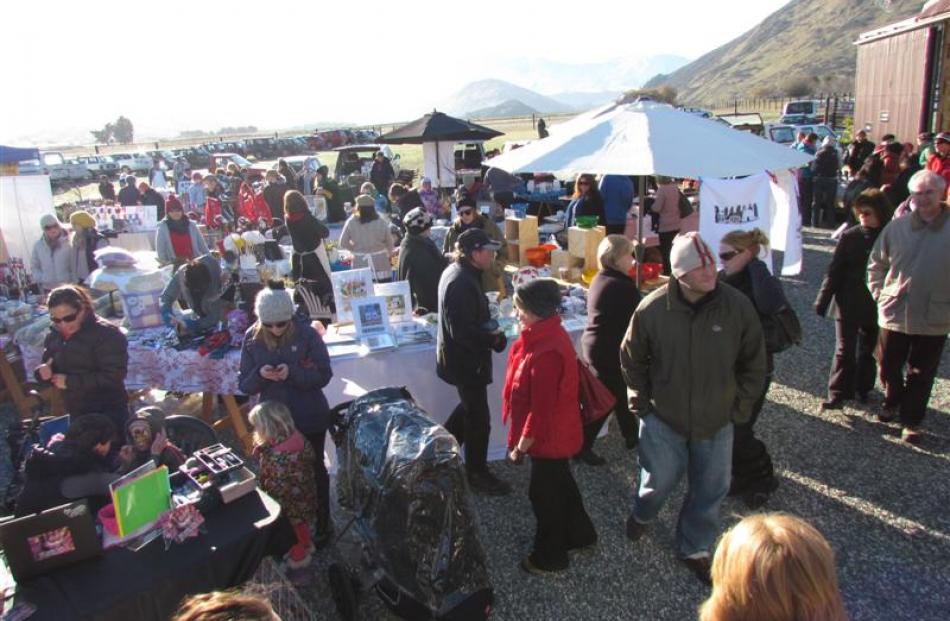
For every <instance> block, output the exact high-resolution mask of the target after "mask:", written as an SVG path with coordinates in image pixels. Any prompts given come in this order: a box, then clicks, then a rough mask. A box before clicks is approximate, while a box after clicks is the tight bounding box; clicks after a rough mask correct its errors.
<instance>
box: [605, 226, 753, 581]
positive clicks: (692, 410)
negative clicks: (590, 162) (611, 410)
mask: <svg viewBox="0 0 950 621" xmlns="http://www.w3.org/2000/svg"><path fill="white" fill-rule="evenodd" d="M670 262H671V266H672V274H673V278H672V279H671V280H670V282H669V284H668V285H666V286H665V287H661V288H660V289H658V290H656V291H654V292H653V293H652V294H650V295H649V296H647V297H646V298H645V299H644V300H643V302H641V303H640V305H639V306H638V307H637V310H636V311H635V312H634V314H633V317H632V318H631V320H630V326H629V328H628V329H627V334H626V336H625V337H624V340H623V343H622V344H621V349H620V366H621V369H622V371H623V376H624V380H625V381H626V383H627V387H628V390H629V394H630V400H631V410H634V411H636V412H637V415H638V416H639V418H640V448H639V462H640V472H639V485H638V488H637V493H636V495H635V497H634V501H633V510H632V511H631V514H630V517H629V519H628V520H627V536H628V537H629V538H630V539H632V540H637V539H639V538H640V537H641V536H642V535H643V533H644V532H645V530H646V525H647V524H648V523H650V522H652V521H653V519H654V518H656V516H657V514H658V513H659V511H660V509H661V508H662V506H663V504H664V502H665V501H666V498H667V497H668V496H669V494H670V493H671V492H672V491H673V489H674V488H675V487H676V485H677V483H678V482H679V480H680V479H681V478H682V475H683V473H684V472H686V473H687V482H688V492H687V495H686V500H685V502H684V505H683V509H682V511H681V512H680V517H679V524H678V526H677V533H676V539H677V542H676V543H677V548H678V550H677V552H678V554H679V556H680V558H681V559H683V561H684V562H685V563H686V564H687V565H688V566H689V568H690V569H691V570H692V571H693V572H694V573H696V575H697V576H698V577H700V578H701V579H702V580H703V581H705V582H708V581H709V577H708V576H709V557H710V551H711V549H712V547H713V545H714V544H715V542H716V537H717V536H718V535H719V507H720V505H721V504H722V500H723V498H725V496H726V493H727V492H728V491H729V479H730V474H731V473H730V470H731V464H732V433H733V423H737V422H744V421H746V420H748V418H749V416H750V415H751V412H752V406H753V404H754V403H755V400H756V398H757V397H758V396H759V395H760V394H761V391H762V386H763V384H764V383H765V374H766V363H765V342H764V339H763V336H762V325H761V323H760V321H759V317H758V315H757V314H756V311H755V308H754V307H753V306H752V303H751V302H750V301H749V299H748V298H747V297H746V296H745V295H743V294H742V293H740V292H739V291H737V290H736V289H734V288H732V287H730V286H729V285H727V284H725V283H722V282H718V281H717V279H716V263H715V260H714V259H713V256H712V253H711V252H710V250H709V247H708V246H707V245H706V244H705V242H703V240H702V239H701V238H700V237H699V235H698V234H697V233H687V234H685V235H680V236H678V237H676V238H675V240H674V242H673V248H672V251H671V253H670Z"/></svg>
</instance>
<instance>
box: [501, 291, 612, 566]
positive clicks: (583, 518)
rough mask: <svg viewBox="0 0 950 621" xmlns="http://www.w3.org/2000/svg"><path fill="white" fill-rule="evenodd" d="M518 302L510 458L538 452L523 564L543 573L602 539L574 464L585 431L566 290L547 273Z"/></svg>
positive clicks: (509, 405) (508, 398) (509, 392)
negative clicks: (564, 304) (531, 533)
mask: <svg viewBox="0 0 950 621" xmlns="http://www.w3.org/2000/svg"><path fill="white" fill-rule="evenodd" d="M514 302H515V306H516V307H517V309H518V316H519V319H520V320H521V325H522V328H523V329H522V332H521V337H520V338H518V340H517V341H515V344H514V345H513V346H512V347H511V352H510V353H509V354H508V371H507V374H506V377H505V389H504V393H503V409H504V414H503V416H504V421H505V424H507V425H508V449H509V451H510V453H509V458H510V459H511V460H512V461H513V462H515V463H521V461H522V459H524V456H525V455H530V456H531V482H530V484H529V486H528V497H529V498H530V500H531V507H532V509H534V515H535V518H536V519H537V522H538V525H537V531H536V533H535V537H534V550H533V551H532V552H531V554H529V555H528V556H527V557H525V558H524V559H523V560H522V561H521V568H522V569H523V570H525V571H527V572H528V573H532V574H542V573H545V572H555V571H563V570H565V569H567V567H568V564H569V560H568V555H567V553H568V552H569V551H571V550H577V549H580V548H586V547H590V546H592V545H594V544H595V543H597V533H596V531H595V530H594V525H593V524H592V523H591V521H590V517H589V516H588V515H587V511H585V510H584V501H583V499H582V498H581V493H580V491H579V490H578V489H577V483H575V481H574V477H573V475H572V474H571V468H570V465H569V460H570V458H571V456H573V455H576V454H577V452H578V451H579V450H580V448H581V444H582V443H583V439H584V432H583V429H582V426H581V414H580V410H579V408H578V401H577V390H578V374H577V354H576V353H575V351H574V345H573V343H571V338H570V337H569V336H568V334H567V332H565V331H564V328H562V327H561V319H560V317H558V316H557V309H558V306H560V303H561V292H560V289H559V288H558V285H557V283H555V282H554V281H553V280H551V279H549V278H541V279H538V280H535V281H532V282H530V283H528V284H526V285H523V286H521V287H519V288H518V289H517V290H516V291H515V297H514Z"/></svg>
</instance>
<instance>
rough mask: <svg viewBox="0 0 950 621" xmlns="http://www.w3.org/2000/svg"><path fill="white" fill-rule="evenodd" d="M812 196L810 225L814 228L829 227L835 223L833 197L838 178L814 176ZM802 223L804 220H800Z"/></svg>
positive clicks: (836, 189) (835, 195) (836, 188)
mask: <svg viewBox="0 0 950 621" xmlns="http://www.w3.org/2000/svg"><path fill="white" fill-rule="evenodd" d="M813 194H814V196H813V197H812V203H811V225H812V226H813V227H815V228H817V227H819V226H825V227H826V228H831V227H833V226H834V224H835V221H834V220H835V198H837V194H838V180H837V179H836V178H832V177H815V179H814V192H813ZM802 224H804V220H803V221H802Z"/></svg>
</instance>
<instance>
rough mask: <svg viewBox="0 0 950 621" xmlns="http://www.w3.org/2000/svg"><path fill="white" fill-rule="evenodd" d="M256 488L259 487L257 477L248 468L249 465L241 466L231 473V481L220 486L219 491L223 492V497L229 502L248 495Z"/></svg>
mask: <svg viewBox="0 0 950 621" xmlns="http://www.w3.org/2000/svg"><path fill="white" fill-rule="evenodd" d="M255 488H257V477H256V476H255V475H254V473H253V472H251V471H250V470H248V469H247V466H241V467H240V468H239V469H238V470H235V471H233V472H232V473H231V482H230V483H228V484H227V485H222V486H221V487H219V488H218V491H220V492H221V499H222V500H224V502H225V504H227V503H230V502H234V501H235V500H237V499H238V498H241V497H242V496H246V495H247V494H249V493H251V492H252V491H254V489H255Z"/></svg>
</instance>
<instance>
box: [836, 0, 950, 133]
mask: <svg viewBox="0 0 950 621" xmlns="http://www.w3.org/2000/svg"><path fill="white" fill-rule="evenodd" d="M948 22H950V0H931V1H930V2H927V3H925V4H924V7H923V9H922V10H921V12H920V13H919V14H917V15H915V16H913V17H910V18H908V19H905V20H903V21H900V22H897V23H894V24H890V25H889V26H884V27H883V28H877V29H875V30H871V31H868V32H865V33H862V34H861V35H860V36H859V37H858V40H857V41H856V42H855V44H856V45H857V46H858V66H857V75H856V76H855V101H854V126H855V128H856V129H857V128H861V127H863V128H865V129H866V130H867V131H868V133H869V134H870V136H871V139H872V140H877V139H879V138H880V137H881V136H883V135H884V134H894V135H895V136H897V139H898V140H900V141H902V142H913V141H914V139H915V138H916V137H917V134H918V133H920V132H922V131H935V132H939V131H943V130H948V129H950V97H948V96H945V95H944V93H947V91H948V89H950V71H948V70H947V66H948V63H950V31H948Z"/></svg>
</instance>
